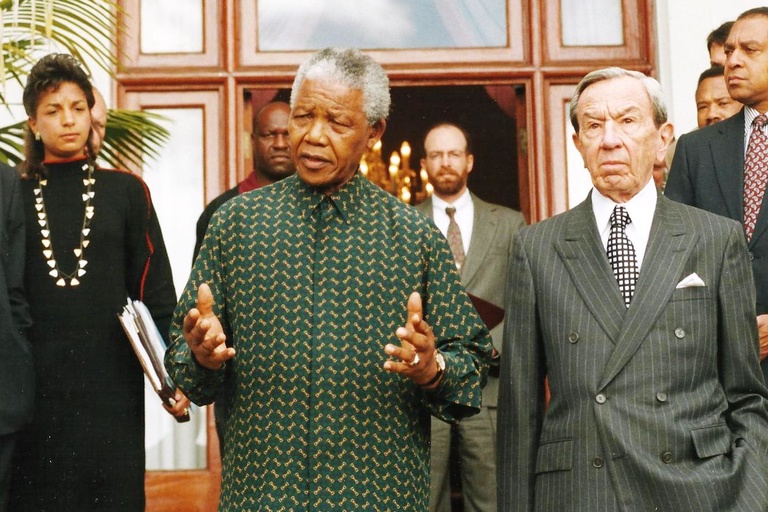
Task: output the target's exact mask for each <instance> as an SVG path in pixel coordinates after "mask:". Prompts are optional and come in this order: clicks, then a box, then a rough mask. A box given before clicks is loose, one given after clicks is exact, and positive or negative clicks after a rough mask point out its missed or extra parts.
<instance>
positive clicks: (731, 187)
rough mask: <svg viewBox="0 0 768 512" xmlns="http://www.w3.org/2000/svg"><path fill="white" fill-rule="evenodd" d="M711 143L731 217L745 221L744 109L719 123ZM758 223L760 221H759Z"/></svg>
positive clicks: (718, 178)
mask: <svg viewBox="0 0 768 512" xmlns="http://www.w3.org/2000/svg"><path fill="white" fill-rule="evenodd" d="M717 128H718V132H719V136H718V137H713V138H712V139H711V140H710V143H709V148H710V152H711V155H712V164H713V166H714V169H715V176H716V177H717V183H718V185H719V187H720V191H721V193H722V194H723V199H724V200H725V205H726V208H727V209H728V215H729V217H730V218H732V219H735V220H738V221H739V222H743V221H744V178H743V175H744V109H742V110H741V112H739V113H738V114H736V115H735V116H733V117H732V118H730V119H726V120H725V121H721V122H719V123H717ZM758 220H759V219H758Z"/></svg>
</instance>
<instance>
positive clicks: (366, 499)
mask: <svg viewBox="0 0 768 512" xmlns="http://www.w3.org/2000/svg"><path fill="white" fill-rule="evenodd" d="M389 105H390V96H389V80H388V78H387V75H386V73H385V72H384V70H383V69H382V68H381V66H379V65H378V64H377V63H376V62H374V61H373V60H372V59H371V58H370V57H368V56H365V55H363V54H362V53H360V52H359V51H357V50H338V49H326V50H322V51H320V52H318V53H316V54H315V55H313V56H312V57H311V58H310V59H309V60H308V61H307V62H305V63H304V64H302V66H301V67H300V68H299V70H298V73H297V76H296V79H295V81H294V83H293V88H292V90H291V118H290V124H289V132H290V139H291V152H292V156H293V158H294V161H295V163H296V167H297V175H295V176H293V177H290V178H287V179H285V180H283V181H281V182H279V183H276V184H274V185H271V186H269V187H264V188H262V189H258V190H255V191H253V192H249V193H247V194H244V195H241V196H238V197H237V198H235V199H233V200H232V201H230V202H228V203H227V204H225V205H224V206H223V207H222V208H221V209H219V210H218V211H217V212H216V214H215V215H214V217H213V219H212V221H211V224H210V227H209V229H208V233H207V234H206V236H205V239H204V241H203V245H202V249H201V252H200V257H199V258H198V259H197V261H196V263H195V266H194V268H193V271H192V274H191V277H190V280H189V282H188V284H187V286H186V289H185V290H184V293H183V295H182V297H181V300H180V301H179V305H178V307H177V310H176V314H175V317H174V325H173V328H172V332H171V338H172V339H173V342H172V344H171V346H170V347H169V350H168V353H167V355H166V366H167V367H168V369H169V371H170V373H171V376H172V378H173V379H174V381H175V382H176V383H177V384H178V386H179V387H180V388H181V389H182V390H183V391H184V392H185V393H186V394H187V396H188V397H189V398H190V399H192V400H193V401H194V402H195V403H197V404H207V403H210V402H211V401H212V400H213V399H214V397H216V396H217V395H218V394H219V392H220V391H221V392H224V393H226V394H227V396H228V398H229V400H228V401H229V403H230V404H231V408H230V417H229V418H228V420H227V422H226V425H225V429H224V438H225V440H226V443H227V446H228V447H231V448H230V449H228V450H227V451H226V453H225V454H224V460H223V477H222V493H221V500H220V504H219V509H220V510H227V511H228V510H238V511H241V510H249V511H250V510H254V511H255V510H269V511H275V510H291V511H295V510H322V511H327V510H343V511H352V510H354V511H368V510H377V511H398V512H401V511H424V510H426V509H427V504H428V494H429V433H430V415H435V416H437V417H439V418H442V419H444V420H446V421H458V420H459V419H461V418H462V417H465V416H468V415H471V414H474V413H476V412H478V411H479V408H480V401H481V388H482V386H483V385H484V383H485V378H486V373H487V368H488V362H489V360H490V353H491V341H490V336H489V334H488V331H487V330H486V328H485V326H484V325H483V323H482V321H481V320H480V319H479V317H478V316H477V314H476V312H475V310H474V309H473V307H472V304H471V302H470V300H469V299H468V297H467V295H466V294H465V292H464V290H463V289H462V287H461V282H460V279H459V275H458V273H457V272H456V266H455V264H454V263H453V258H452V256H451V252H450V249H449V248H448V245H447V243H446V242H445V238H444V237H443V236H442V235H441V234H440V232H439V231H438V230H437V229H436V228H435V227H434V226H433V225H432V223H431V222H430V221H429V220H428V219H427V218H426V217H424V216H422V215H421V214H419V213H418V212H417V211H416V210H415V209H413V208H411V207H410V206H407V205H404V204H402V203H399V202H398V200H397V199H395V198H394V197H393V196H391V195H389V194H387V193H386V192H384V191H383V190H381V189H379V188H378V187H376V186H375V185H373V184H371V183H370V182H368V181H367V180H366V179H365V178H364V177H363V176H361V175H360V173H359V172H358V163H359V161H360V158H361V156H362V155H363V153H364V151H365V150H366V148H369V149H370V148H372V147H373V146H374V144H375V143H376V142H377V141H379V139H380V138H381V136H382V134H383V133H384V129H385V127H386V118H387V116H388V114H389Z"/></svg>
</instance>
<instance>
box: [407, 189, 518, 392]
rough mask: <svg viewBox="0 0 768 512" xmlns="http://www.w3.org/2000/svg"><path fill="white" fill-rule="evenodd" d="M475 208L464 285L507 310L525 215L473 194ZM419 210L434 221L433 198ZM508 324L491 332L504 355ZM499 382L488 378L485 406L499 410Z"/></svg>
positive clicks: (418, 207)
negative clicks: (515, 241) (512, 259)
mask: <svg viewBox="0 0 768 512" xmlns="http://www.w3.org/2000/svg"><path fill="white" fill-rule="evenodd" d="M472 204H473V205H474V207H475V215H474V221H473V225H472V236H471V238H470V241H469V251H468V252H467V258H466V261H465V263H464V268H463V269H462V270H461V272H460V273H461V284H462V285H463V286H464V288H465V289H466V290H467V293H471V294H472V295H475V296H477V297H480V298H481V299H483V300H487V301H488V302H490V303H491V304H495V305H497V306H499V307H500V308H503V307H504V288H505V286H506V284H507V263H508V261H509V256H510V253H511V251H512V237H513V236H514V234H515V232H516V231H517V230H518V229H520V228H521V227H522V226H525V218H524V217H523V214H522V213H520V212H518V211H515V210H512V209H511V208H506V207H504V206H500V205H497V204H492V203H486V202H485V201H483V200H482V199H480V198H479V197H477V196H476V195H474V194H472ZM416 209H417V210H419V211H420V212H421V213H423V214H424V215H426V216H427V217H429V218H430V219H431V218H432V198H428V199H427V200H426V201H423V202H422V203H420V204H419V205H418V206H416ZM503 331H504V324H503V323H501V324H499V325H497V326H496V327H494V328H493V329H491V337H492V338H493V346H494V347H495V348H496V350H498V351H499V353H501V350H502V333H503ZM498 388H499V384H498V379H497V378H496V377H491V376H488V383H487V384H486V385H485V387H484V388H483V405H484V406H487V407H496V404H497V402H498Z"/></svg>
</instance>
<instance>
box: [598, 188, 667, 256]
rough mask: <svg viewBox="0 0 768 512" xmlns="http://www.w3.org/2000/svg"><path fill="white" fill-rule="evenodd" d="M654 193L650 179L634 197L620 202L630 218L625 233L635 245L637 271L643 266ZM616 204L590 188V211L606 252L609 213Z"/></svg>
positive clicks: (653, 208) (651, 221) (609, 220)
mask: <svg viewBox="0 0 768 512" xmlns="http://www.w3.org/2000/svg"><path fill="white" fill-rule="evenodd" d="M656 194H657V192H656V184H655V183H654V181H653V180H652V179H650V180H648V183H646V185H645V187H643V189H642V190H640V192H638V193H637V195H635V197H633V198H632V199H630V200H629V201H627V202H626V203H622V204H621V206H623V207H625V208H626V209H627V213H628V214H629V218H630V219H632V222H630V223H629V224H628V225H627V229H626V233H627V238H629V241H630V242H632V245H634V246H635V256H637V270H638V271H640V269H642V267H643V257H644V256H645V249H646V247H648V238H649V237H650V236H651V225H652V224H653V214H654V212H655V211H656V201H657V199H658V197H657V195H656ZM617 205H618V203H614V202H613V200H612V199H608V198H607V197H605V196H604V195H602V194H601V193H600V192H598V191H597V189H594V188H593V189H592V212H593V213H594V214H595V221H596V223H597V230H598V231H599V232H600V240H602V242H603V248H604V249H605V250H606V252H607V251H608V236H609V235H610V234H611V214H612V213H613V209H614V208H615V207H616V206H617Z"/></svg>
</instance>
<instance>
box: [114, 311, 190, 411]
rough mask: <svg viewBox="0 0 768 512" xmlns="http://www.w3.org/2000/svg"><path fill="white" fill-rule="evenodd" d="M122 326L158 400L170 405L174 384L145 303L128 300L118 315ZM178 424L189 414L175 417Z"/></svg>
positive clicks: (174, 389)
mask: <svg viewBox="0 0 768 512" xmlns="http://www.w3.org/2000/svg"><path fill="white" fill-rule="evenodd" d="M117 316H118V318H119V319H120V323H121V324H122V326H123V330H124V331H125V334H126V335H127V336H128V340H129V341H130V342H131V346H132V347H133V351H134V352H136V357H138V358H139V362H140V363H141V367H142V368H143V369H144V374H145V375H146V376H147V378H148V379H149V382H150V384H151V385H152V389H154V390H155V391H156V392H157V394H158V396H160V399H161V400H162V401H163V403H165V404H166V405H167V406H169V407H173V406H174V405H175V403H176V400H175V399H174V398H173V397H174V394H175V391H176V386H175V385H174V383H173V381H172V380H171V377H170V376H169V375H168V371H167V370H166V369H165V365H164V364H163V358H164V357H165V349H166V347H165V342H164V341H163V337H162V336H161V335H160V331H159V330H158V329H157V326H156V325H155V321H154V320H152V316H151V315H150V314H149V310H148V309H147V306H145V305H144V303H142V302H141V301H138V300H131V299H130V298H129V299H128V304H126V305H125V306H124V307H123V312H122V313H121V314H119V315H117ZM176 421H178V422H179V423H181V422H185V421H189V413H187V414H185V415H184V416H180V417H176Z"/></svg>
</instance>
